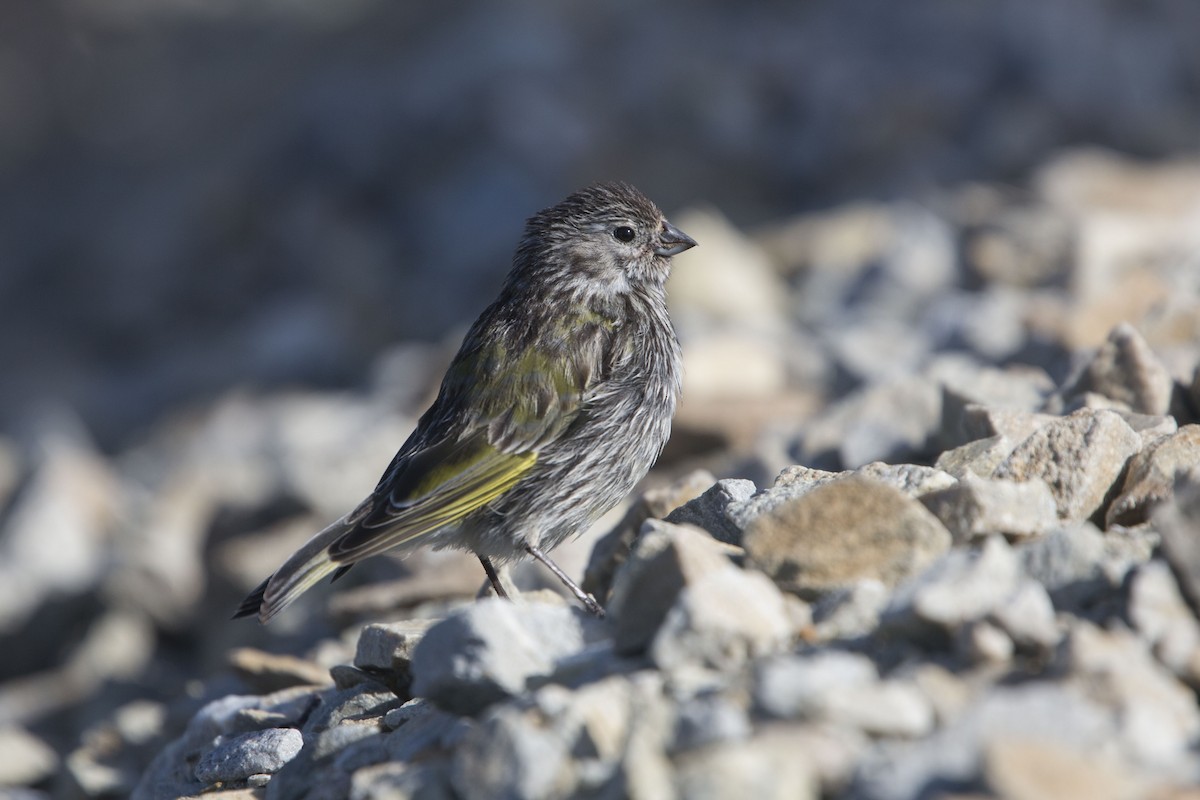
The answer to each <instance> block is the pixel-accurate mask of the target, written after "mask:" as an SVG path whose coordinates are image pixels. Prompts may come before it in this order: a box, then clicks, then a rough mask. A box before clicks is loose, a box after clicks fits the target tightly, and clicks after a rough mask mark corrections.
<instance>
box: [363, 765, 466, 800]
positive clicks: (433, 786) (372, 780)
mask: <svg viewBox="0 0 1200 800" xmlns="http://www.w3.org/2000/svg"><path fill="white" fill-rule="evenodd" d="M350 800H455V794H454V789H453V788H452V787H451V785H450V764H449V762H448V761H447V760H446V759H442V760H438V761H423V762H420V763H417V764H406V763H401V762H394V761H393V762H388V763H385V764H375V765H372V766H369V767H363V768H362V769H359V770H357V771H355V773H354V775H353V776H352V777H351V778H350Z"/></svg>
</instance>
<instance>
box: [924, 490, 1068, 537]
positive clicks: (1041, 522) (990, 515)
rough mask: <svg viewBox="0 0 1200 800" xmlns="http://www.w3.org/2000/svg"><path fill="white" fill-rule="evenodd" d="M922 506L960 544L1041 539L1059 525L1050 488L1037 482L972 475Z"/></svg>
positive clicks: (928, 497) (929, 496) (930, 496)
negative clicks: (993, 537) (1001, 537)
mask: <svg viewBox="0 0 1200 800" xmlns="http://www.w3.org/2000/svg"><path fill="white" fill-rule="evenodd" d="M921 502H922V503H924V504H925V507H926V508H928V509H929V510H930V511H932V512H933V514H934V516H936V517H937V518H938V519H940V520H941V521H942V524H943V525H945V526H946V528H947V529H948V530H949V531H950V533H951V535H953V536H954V540H955V542H957V543H960V544H967V543H970V542H972V541H974V540H976V539H980V538H983V537H985V536H988V535H990V534H997V533H998V534H1003V535H1004V536H1008V537H1010V538H1014V539H1023V538H1028V537H1031V536H1038V535H1041V534H1043V533H1046V532H1047V531H1049V530H1052V529H1054V528H1055V527H1057V526H1058V522H1059V520H1058V509H1057V506H1056V505H1055V502H1054V495H1053V494H1052V493H1051V492H1050V487H1049V486H1047V485H1046V484H1045V483H1044V482H1043V481H1040V480H1036V479H1034V480H1028V481H1024V482H1021V483H1018V482H1016V481H1006V480H994V479H989V478H981V477H978V476H976V475H974V474H972V473H968V474H967V475H965V476H964V477H963V478H962V480H960V481H959V482H958V483H957V484H955V485H954V486H952V487H950V488H948V489H943V490H941V491H938V492H930V493H929V494H926V495H924V496H922V497H921Z"/></svg>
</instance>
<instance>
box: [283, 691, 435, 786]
mask: <svg viewBox="0 0 1200 800" xmlns="http://www.w3.org/2000/svg"><path fill="white" fill-rule="evenodd" d="M376 689H378V691H376ZM319 697H320V702H319V704H318V705H317V706H316V708H314V709H313V710H312V711H311V713H310V714H309V715H308V716H307V718H306V719H305V720H304V724H303V728H302V730H301V733H302V734H303V737H304V747H303V748H302V749H301V750H300V752H299V753H298V754H297V755H296V757H295V758H293V759H292V760H291V761H289V762H288V763H287V764H286V765H284V767H283V768H281V769H280V770H279V771H278V772H277V773H275V777H273V778H272V779H271V781H270V783H269V784H268V785H267V792H266V800H293V798H295V800H327V798H328V800H333V798H341V797H345V796H346V795H347V794H349V792H350V783H351V776H352V775H353V774H354V772H355V771H357V770H359V769H361V768H363V767H366V766H370V765H372V764H377V763H380V762H381V761H384V760H386V759H387V758H388V750H387V747H386V746H385V743H384V738H385V736H384V734H385V728H384V725H383V720H384V718H385V716H386V714H387V713H388V712H389V711H391V710H392V709H394V708H398V707H400V706H401V705H402V704H403V703H404V701H403V700H401V699H398V698H397V697H396V696H395V695H394V694H392V693H391V692H390V691H386V690H384V689H383V687H382V686H379V685H378V684H375V683H368V684H361V685H358V686H354V687H351V688H349V689H337V688H331V689H326V690H325V691H323V692H322V693H321V694H320V695H319ZM413 727H414V728H417V727H419V725H413ZM405 728H407V726H404V727H402V728H401V730H405ZM397 735H398V734H397V733H395V732H393V733H392V734H391V736H392V737H396V736H397Z"/></svg>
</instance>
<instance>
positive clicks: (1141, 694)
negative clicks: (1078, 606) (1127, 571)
mask: <svg viewBox="0 0 1200 800" xmlns="http://www.w3.org/2000/svg"><path fill="white" fill-rule="evenodd" d="M1062 658H1063V665H1062V666H1063V668H1064V669H1066V670H1067V671H1068V672H1069V673H1070V675H1071V677H1072V678H1073V679H1074V680H1077V681H1079V683H1080V685H1081V686H1082V687H1083V688H1084V690H1085V691H1086V692H1088V693H1089V694H1090V695H1091V696H1093V697H1095V698H1096V699H1097V700H1098V701H1099V702H1102V703H1104V704H1105V705H1107V706H1108V707H1109V708H1111V709H1112V711H1113V713H1115V714H1116V716H1117V718H1118V719H1119V720H1120V729H1119V731H1118V742H1119V743H1120V744H1121V745H1122V750H1123V751H1124V752H1125V753H1126V754H1127V755H1128V757H1129V758H1130V759H1131V760H1133V761H1134V762H1135V763H1137V764H1140V765H1142V766H1144V767H1146V768H1149V769H1152V770H1161V771H1162V773H1163V775H1164V776H1167V775H1170V774H1171V770H1172V769H1178V768H1179V767H1181V766H1183V765H1185V764H1188V762H1189V761H1190V756H1189V755H1188V752H1189V748H1190V746H1191V743H1192V742H1194V741H1195V739H1196V737H1197V736H1198V735H1200V708H1198V707H1197V705H1196V701H1195V695H1194V694H1193V693H1192V691H1191V690H1189V689H1188V688H1187V687H1185V686H1184V685H1182V684H1181V683H1179V682H1178V681H1177V680H1175V678H1174V677H1173V676H1172V675H1171V674H1170V673H1169V672H1167V670H1166V668H1165V667H1163V666H1162V665H1160V664H1159V663H1158V662H1156V661H1155V660H1154V659H1153V658H1152V657H1151V656H1150V654H1149V652H1148V648H1147V646H1146V644H1145V643H1143V642H1140V641H1139V640H1138V639H1137V638H1136V637H1135V636H1134V635H1133V634H1132V633H1130V632H1129V631H1126V630H1112V631H1106V630H1101V629H1100V628H1097V627H1096V626H1094V625H1091V624H1089V623H1087V622H1083V621H1076V622H1075V623H1074V624H1073V625H1072V627H1071V629H1070V631H1069V632H1068V634H1067V638H1066V641H1065V643H1064V647H1063V649H1062ZM1184 769H1185V770H1188V771H1190V770H1189V768H1188V767H1184Z"/></svg>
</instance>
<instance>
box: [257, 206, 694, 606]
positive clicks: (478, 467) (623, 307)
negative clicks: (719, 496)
mask: <svg viewBox="0 0 1200 800" xmlns="http://www.w3.org/2000/svg"><path fill="white" fill-rule="evenodd" d="M695 244H696V242H695V241H694V240H693V239H692V238H691V237H690V236H688V235H687V234H685V233H684V232H683V231H681V230H679V229H678V228H676V227H675V226H674V225H672V224H671V223H669V222H667V220H666V218H665V217H664V216H663V214H662V212H661V211H659V210H658V208H657V207H656V206H655V205H654V204H653V203H652V202H650V201H649V200H648V199H647V198H646V197H645V196H644V195H642V193H641V192H639V191H638V190H637V189H635V188H633V187H632V186H629V185H627V184H623V183H604V184H597V185H595V186H591V187H589V188H587V189H583V190H582V191H579V192H576V193H575V194H572V195H571V196H569V197H567V198H566V199H565V200H563V201H562V202H561V203H559V204H558V205H556V206H553V207H551V208H548V209H546V210H544V211H541V212H540V213H538V214H535V215H534V216H533V217H531V218H530V219H529V220H528V221H527V222H526V224H525V235H524V237H523V238H522V239H521V242H520V245H519V246H518V247H517V251H516V253H515V255H514V256H513V263H512V269H511V271H510V272H509V274H508V277H507V278H506V279H505V282H504V286H503V288H502V289H501V290H500V297H499V298H497V300H496V301H495V302H494V303H492V304H491V305H490V306H488V308H487V309H486V310H485V311H484V312H483V314H482V315H480V317H479V319H477V320H476V321H475V324H474V325H472V326H471V329H470V331H469V332H468V333H467V336H466V338H465V339H464V341H463V344H462V347H461V348H460V349H459V351H458V354H457V355H456V356H455V357H454V361H453V362H451V364H450V367H449V368H448V369H447V371H446V375H445V377H444V378H443V379H442V385H441V389H440V391H439V392H438V396H437V399H436V400H435V401H434V403H433V405H432V406H431V407H430V408H429V410H427V411H426V412H425V413H424V414H423V415H422V416H421V419H420V421H419V422H418V423H417V428H416V430H415V431H413V433H412V435H411V436H409V438H408V441H406V442H405V443H404V446H403V447H401V448H400V451H399V452H398V453H397V454H396V456H395V458H393V459H392V463H391V464H390V465H389V466H388V468H387V470H386V471H385V472H384V474H383V477H382V478H381V479H380V481H379V483H378V485H377V486H376V487H375V490H374V491H373V492H372V493H371V495H370V496H369V497H367V499H366V500H364V501H362V502H361V503H360V504H359V505H358V506H357V507H356V508H355V509H354V510H353V511H351V512H350V513H349V514H347V515H346V516H344V517H342V518H341V519H339V520H338V521H337V522H334V523H333V524H332V525H330V526H329V527H328V528H326V529H325V530H323V531H321V532H320V533H318V534H317V535H316V536H314V537H313V538H312V539H311V540H309V542H308V543H307V544H305V545H304V546H303V547H301V548H300V549H299V550H298V551H297V552H296V553H295V554H294V555H293V556H292V557H291V558H289V559H288V560H287V561H286V562H285V563H284V564H283V566H281V567H280V568H279V569H278V570H277V571H276V572H275V574H274V575H272V576H270V577H269V578H267V580H265V581H263V583H262V585H260V586H259V587H258V588H257V589H255V590H254V592H253V593H251V595H250V596H249V597H247V598H246V600H245V602H243V603H242V605H241V607H240V608H239V609H238V611H237V614H236V615H235V617H245V616H251V615H257V616H258V618H259V620H260V621H262V622H267V621H268V620H270V619H271V618H272V617H274V616H275V615H276V614H278V613H279V612H280V611H282V610H283V609H284V608H286V607H287V606H288V605H289V604H290V603H292V601H294V600H295V599H296V598H297V597H299V596H300V594H301V593H303V592H304V591H306V590H307V589H309V588H310V587H312V586H313V585H314V584H315V583H317V582H318V581H319V580H321V579H322V578H323V577H324V576H326V575H330V574H332V575H333V579H334V580H336V579H337V578H338V577H340V576H341V575H342V573H344V572H345V571H346V570H348V569H349V568H350V567H351V566H352V565H354V564H355V563H357V562H359V561H362V560H363V559H364V558H369V557H370V556H375V555H379V554H380V553H383V552H386V551H391V550H395V551H400V552H404V551H406V550H409V549H412V548H414V547H416V546H419V545H431V546H433V547H434V548H437V549H441V548H446V547H450V548H456V549H460V550H467V551H470V552H472V553H474V554H475V555H476V556H478V557H479V561H480V562H481V563H482V564H483V569H484V571H485V572H486V573H487V577H488V579H489V580H490V581H491V584H492V586H493V587H494V588H495V590H496V592H497V594H499V595H500V596H502V597H504V596H507V595H506V594H505V591H504V588H503V587H502V586H501V584H500V581H499V578H498V577H497V573H496V569H495V565H496V564H503V563H508V562H511V561H515V560H518V559H521V558H524V557H526V556H532V557H533V558H535V559H537V560H538V561H541V562H542V563H543V564H545V565H546V566H547V567H548V568H549V569H550V570H551V571H552V572H554V574H555V575H556V576H558V578H559V579H560V580H562V582H563V583H564V584H565V585H566V586H567V588H568V589H570V590H571V592H572V593H573V594H574V595H575V597H577V598H578V599H579V600H580V602H582V603H583V604H584V605H585V606H586V607H587V609H588V610H589V611H591V612H592V613H594V614H597V615H602V614H603V611H602V609H601V608H600V606H599V604H598V603H597V602H596V600H595V598H593V597H592V596H591V595H589V594H587V593H586V592H584V591H583V590H582V589H581V588H580V587H579V586H578V585H577V584H576V583H575V582H574V581H572V580H571V579H570V577H568V576H567V574H566V573H565V572H563V570H562V569H561V568H559V567H558V565H557V564H555V563H554V562H553V561H551V560H550V558H549V557H548V556H547V555H546V554H547V553H548V552H549V551H550V550H552V549H553V548H554V547H556V546H557V545H558V544H560V543H561V542H562V541H563V540H564V539H566V538H568V537H571V536H575V535H577V534H579V533H581V532H582V531H583V530H584V529H586V527H587V526H588V525H590V524H591V523H592V522H594V521H595V520H596V519H597V518H599V517H600V516H601V515H602V514H604V513H605V512H606V511H608V510H609V509H610V508H612V507H613V506H614V505H616V504H617V503H618V502H619V501H620V500H621V498H623V497H624V496H625V495H626V494H628V493H629V491H630V490H631V489H632V488H633V487H634V485H635V484H636V483H637V482H638V481H639V480H641V478H642V476H644V475H645V474H646V472H647V471H648V470H649V469H650V467H651V465H652V464H653V463H654V461H655V459H657V458H658V455H659V453H660V452H661V451H662V448H663V445H664V444H666V441H667V437H668V435H669V434H670V431H671V417H672V416H673V415H674V413H675V403H676V399H677V398H678V396H679V388H680V376H681V370H682V364H681V356H680V351H679V341H678V340H677V339H676V337H675V329H674V327H673V326H672V325H671V320H670V318H669V317H668V316H667V303H666V288H665V284H666V280H667V276H668V275H669V274H670V270H671V257H672V256H675V255H678V254H679V253H682V252H683V251H684V250H687V249H688V248H690V247H694V246H695Z"/></svg>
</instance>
